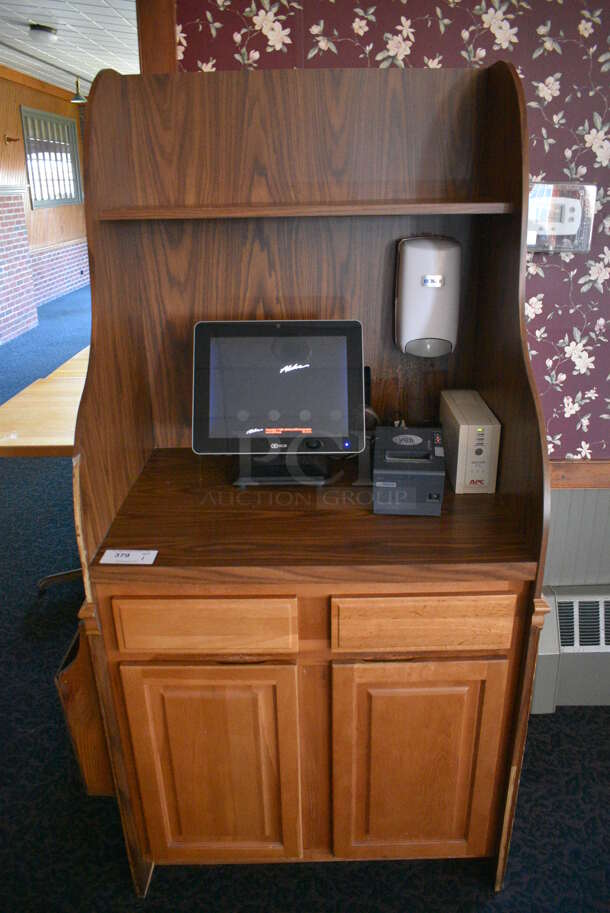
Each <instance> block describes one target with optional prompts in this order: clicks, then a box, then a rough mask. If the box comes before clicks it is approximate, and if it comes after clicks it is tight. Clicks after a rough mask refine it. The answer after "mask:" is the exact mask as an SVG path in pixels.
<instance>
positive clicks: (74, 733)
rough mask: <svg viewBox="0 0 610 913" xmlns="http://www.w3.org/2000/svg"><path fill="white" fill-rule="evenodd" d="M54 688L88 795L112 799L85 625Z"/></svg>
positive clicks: (110, 773) (64, 663) (110, 779)
mask: <svg viewBox="0 0 610 913" xmlns="http://www.w3.org/2000/svg"><path fill="white" fill-rule="evenodd" d="M55 686H56V688H57V693H58V694H59V699H60V701H61V705H62V707H63V711H64V716H65V718H66V725H67V727H68V732H69V733H70V738H71V739H72V746H73V748H74V754H75V755H76V760H77V761H78V766H79V768H80V772H81V776H82V778H83V783H84V786H85V789H86V790H87V793H88V794H89V795H90V796H113V795H114V784H113V782H112V771H111V769H110V760H109V758H108V749H107V748H106V738H105V735H104V726H103V723H102V717H101V713H100V705H99V700H98V697H97V689H96V687H95V677H94V674H93V666H92V664H91V651H90V649H89V641H88V638H87V634H86V632H85V626H84V625H83V624H80V625H79V628H78V631H77V633H76V634H75V636H74V640H73V641H72V643H71V644H70V648H69V650H68V652H67V654H66V656H65V658H64V660H63V662H62V665H61V668H60V669H59V671H58V672H57V675H56V676H55Z"/></svg>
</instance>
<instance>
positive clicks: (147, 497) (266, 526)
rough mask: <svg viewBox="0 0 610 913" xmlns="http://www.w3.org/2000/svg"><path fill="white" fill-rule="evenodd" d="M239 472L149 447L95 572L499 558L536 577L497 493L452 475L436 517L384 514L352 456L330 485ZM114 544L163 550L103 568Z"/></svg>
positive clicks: (372, 571)
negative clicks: (461, 487) (249, 483)
mask: <svg viewBox="0 0 610 913" xmlns="http://www.w3.org/2000/svg"><path fill="white" fill-rule="evenodd" d="M234 475H235V462H234V460H233V459H231V458H228V457H198V456H196V455H195V454H193V453H192V452H191V451H190V450H188V449H173V450H155V451H153V453H152V455H151V457H150V458H149V460H148V462H147V464H146V466H145V467H144V470H143V471H142V473H141V475H140V477H139V478H138V479H137V481H136V482H135V484H134V485H133V487H132V489H131V490H130V492H129V494H128V495H127V498H126V499H125V501H124V503H123V505H122V506H121V508H120V510H119V512H118V514H117V516H116V518H115V520H114V522H113V524H112V526H111V527H110V530H109V531H108V534H107V536H106V538H105V540H104V542H103V543H102V545H101V547H100V549H99V551H98V553H97V555H96V556H95V559H94V562H93V567H92V578H93V579H94V580H98V581H100V582H101V581H109V580H112V579H118V578H128V579H134V578H135V577H137V578H138V579H142V580H145V579H149V580H150V579H152V578H153V577H156V576H157V575H158V574H159V573H161V572H171V571H172V570H173V571H177V570H178V569H181V570H182V572H183V574H184V575H186V578H188V577H189V576H192V575H193V572H195V571H196V569H205V570H206V571H207V572H208V573H209V572H212V573H213V572H214V571H215V570H217V571H219V572H222V571H224V572H228V570H229V569H233V570H238V569H241V570H242V572H245V573H246V574H247V573H248V570H250V572H253V571H254V568H259V569H261V570H263V569H264V571H265V572H266V574H267V576H270V577H271V576H273V573H272V572H273V571H274V570H277V571H278V572H281V573H282V576H284V577H285V576H286V574H288V575H289V576H290V571H291V570H294V569H298V568H303V569H304V570H305V569H306V570H307V572H308V577H309V579H311V576H312V574H313V573H314V569H317V570H318V571H319V572H320V574H321V576H322V577H324V576H327V574H326V573H325V571H327V572H328V575H332V576H335V577H336V576H337V575H339V576H341V569H343V570H344V571H345V572H346V573H347V574H352V575H353V574H354V573H356V574H358V573H360V572H361V573H366V574H367V577H368V579H371V580H374V579H375V578H376V577H379V579H380V580H383V579H385V578H386V577H387V576H388V575H390V576H391V575H392V573H395V574H398V576H401V575H405V574H406V575H407V576H408V575H409V573H408V569H409V568H410V567H412V566H417V572H418V576H420V575H421V574H424V575H425V573H426V568H428V567H429V568H430V569H431V570H432V569H434V571H435V572H436V574H439V573H441V574H442V570H443V568H444V567H445V566H447V568H448V569H451V568H452V569H453V571H454V572H455V570H456V569H457V567H456V566H458V565H463V566H464V570H465V571H468V572H471V573H475V574H477V575H478V576H480V574H481V573H485V572H486V570H488V571H489V572H490V573H493V572H494V571H496V572H498V571H500V570H501V567H500V566H506V567H505V568H504V570H505V571H506V574H505V576H506V575H508V576H517V577H520V578H521V579H532V578H533V577H534V576H535V570H536V562H535V560H534V559H533V556H532V553H531V551H530V550H529V549H528V547H527V543H526V542H525V540H524V539H523V536H522V535H521V534H520V531H519V529H518V528H517V527H516V524H515V522H514V520H513V516H514V512H513V511H512V510H511V509H510V505H509V504H508V503H507V502H506V501H505V499H504V498H502V497H501V496H500V495H462V496H456V495H454V493H453V492H452V491H451V489H450V487H449V485H448V483H446V486H445V497H444V502H443V509H442V513H441V516H440V517H402V516H401V517H395V516H379V515H375V514H373V512H372V507H371V498H372V489H371V487H370V486H366V485H364V486H359V485H353V484H352V483H353V480H354V478H355V464H350V463H347V464H346V467H345V472H344V474H343V476H342V477H341V478H340V479H338V481H337V483H334V484H333V485H332V486H329V487H323V488H310V487H294V488H293V487H279V488H275V489H273V488H249V489H239V488H236V487H235V486H233V485H232V484H231V483H232V479H233V478H234ZM108 548H111V549H157V550H158V556H157V559H156V561H155V563H154V565H153V566H151V567H129V566H125V565H116V566H109V565H99V560H100V557H101V556H102V555H103V553H104V551H105V550H106V549H108ZM189 572H190V573H189ZM257 576H258V577H259V579H260V575H257ZM297 576H298V574H297Z"/></svg>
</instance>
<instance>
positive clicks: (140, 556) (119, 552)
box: [100, 548, 159, 564]
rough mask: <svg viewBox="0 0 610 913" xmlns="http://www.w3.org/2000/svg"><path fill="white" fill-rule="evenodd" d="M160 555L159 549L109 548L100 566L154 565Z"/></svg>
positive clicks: (101, 559)
mask: <svg viewBox="0 0 610 913" xmlns="http://www.w3.org/2000/svg"><path fill="white" fill-rule="evenodd" d="M158 554H159V552H158V550H157V549H142V548H141V549H136V548H130V549H119V548H107V549H106V551H105V552H104V554H103V555H102V557H101V558H100V564H154V562H155V558H156V557H157V555H158Z"/></svg>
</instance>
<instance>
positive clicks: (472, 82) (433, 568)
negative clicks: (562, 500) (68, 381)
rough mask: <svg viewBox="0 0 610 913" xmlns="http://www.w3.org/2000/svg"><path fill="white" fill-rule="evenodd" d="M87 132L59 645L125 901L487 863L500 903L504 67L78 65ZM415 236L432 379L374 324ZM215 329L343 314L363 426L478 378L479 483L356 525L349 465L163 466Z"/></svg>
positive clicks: (528, 458)
mask: <svg viewBox="0 0 610 913" xmlns="http://www.w3.org/2000/svg"><path fill="white" fill-rule="evenodd" d="M86 143H87V155H86V161H87V170H86V211H87V230H88V238H89V250H90V262H91V275H92V293H93V328H92V341H91V359H90V364H89V373H88V376H87V382H86V386H85V390H84V395H83V399H82V402H81V406H80V411H79V415H78V423H77V430H76V448H75V453H76V456H75V459H74V500H75V515H76V526H77V534H78V541H79V548H80V552H81V558H82V566H83V573H84V577H85V586H86V594H87V602H86V604H85V606H84V607H83V611H82V612H81V632H82V633H85V634H86V635H87V638H88V642H89V645H90V648H91V654H92V657H93V665H94V670H95V679H96V687H97V691H98V695H99V699H100V705H101V709H102V716H103V720H104V726H105V732H106V740H107V745H108V751H109V756H110V760H111V766H112V772H113V778H114V788H115V794H116V798H117V801H118V803H119V807H120V811H121V816H122V822H123V828H124V833H125V840H126V844H127V850H128V854H129V859H130V864H131V868H132V872H133V877H134V882H135V886H136V889H137V891H138V892H139V893H141V894H143V893H145V892H146V890H147V887H148V884H149V880H150V875H151V872H152V870H153V867H154V865H155V863H161V864H164V863H196V862H200V863H220V862H244V861H250V862H252V861H261V862H262V861H299V860H305V861H306V860H316V861H321V860H326V859H328V860H330V859H337V858H338V859H383V858H400V859H408V858H415V857H419V858H421V857H449V856H450V857H472V856H487V857H490V858H491V859H493V860H495V861H496V862H497V880H496V885H497V887H500V886H501V883H502V878H503V873H504V869H505V865H506V856H507V848H508V844H509V840H510V831H511V824H512V819H513V814H514V808H515V802H516V793H517V786H518V779H519V774H520V769H521V759H522V754H523V748H524V742H525V733H526V728H527V717H528V711H529V701H530V694H531V685H532V676H533V670H534V666H535V657H536V651H537V640H538V634H539V629H540V626H541V624H542V619H543V614H544V610H545V606H544V603H543V602H542V600H541V599H540V587H541V580H542V571H543V562H544V550H545V541H546V523H547V512H548V504H549V493H548V485H547V481H546V458H545V454H544V447H543V444H542V441H543V424H542V421H541V414H540V409H539V406H538V402H537V399H536V394H535V392H534V386H533V381H532V376H531V371H530V367H529V362H528V359H527V355H526V352H525V343H524V339H525V334H524V328H523V318H522V304H523V281H524V257H525V254H524V227H525V219H526V203H527V192H528V183H527V158H526V145H527V144H526V126H525V108H524V104H523V96H522V91H521V87H520V84H519V79H518V78H517V76H516V73H515V70H514V69H513V68H512V67H511V66H510V65H508V64H505V63H499V64H496V65H494V66H493V67H491V68H489V69H487V70H469V69H462V70H455V71H452V70H438V71H434V70H407V71H400V70H397V69H394V70H383V71H380V70H369V71H365V70H354V71H347V70H327V71H321V70H316V71H275V72H274V71H267V72H260V73H218V74H206V75H201V74H175V75H165V76H146V77H140V76H133V77H132V76H128V77H120V76H118V75H117V74H115V73H113V72H109V71H106V72H104V73H102V74H101V75H99V76H98V78H97V79H96V81H95V84H94V88H93V91H92V94H91V97H90V100H89V111H88V128H87V138H86ZM421 233H434V234H446V235H450V236H452V237H455V238H458V239H459V241H460V242H461V244H462V249H463V280H464V281H463V296H462V302H461V319H460V330H459V340H458V345H457V349H456V352H455V354H454V355H453V356H451V357H449V359H448V360H447V361H446V362H442V363H441V364H440V366H439V365H438V364H437V363H435V362H433V361H426V360H418V359H413V358H409V357H406V356H403V355H401V354H400V352H398V350H397V349H396V348H395V346H394V344H393V338H392V320H393V282H394V269H395V256H396V242H397V241H398V240H399V239H400V238H403V237H406V236H409V235H413V234H421ZM242 318H243V319H266V318H272V319H279V318H284V319H286V318H301V319H309V318H325V319H330V318H357V319H358V320H360V321H361V322H362V325H363V330H364V340H365V362H366V364H368V365H370V367H371V372H372V405H373V407H374V408H375V410H376V411H377V412H378V413H379V414H380V415H381V416H382V417H385V418H389V417H391V416H392V414H394V413H396V412H400V413H402V414H403V415H404V414H406V415H407V416H408V419H409V421H410V422H411V423H412V424H414V423H417V422H419V421H425V420H428V421H430V420H433V419H435V418H437V417H438V406H439V392H440V390H442V389H443V388H445V387H466V388H475V389H477V390H479V391H480V392H481V394H482V395H483V397H484V399H485V400H486V402H487V403H488V404H489V406H490V408H491V409H492V410H493V412H494V413H495V414H496V416H497V417H498V418H499V419H500V421H501V423H502V446H501V457H500V467H499V475H498V488H497V493H496V494H495V495H468V496H455V495H454V494H453V493H452V492H451V491H450V490H449V491H448V492H447V494H446V497H445V501H444V504H443V512H442V515H441V517H440V518H430V517H383V516H376V515H374V514H373V513H372V511H371V507H370V496H368V494H367V489H366V488H357V487H353V486H352V485H350V483H349V466H348V469H347V470H346V474H345V476H344V478H343V480H342V481H341V482H340V483H339V484H337V485H334V486H332V487H331V488H326V489H322V490H319V491H313V490H311V489H296V488H295V489H289V490H285V491H282V492H281V493H280V494H278V493H277V491H275V492H274V491H270V490H267V489H260V490H248V491H245V492H241V493H238V492H237V491H236V490H235V489H234V488H233V487H232V485H231V481H232V478H233V476H232V471H233V469H232V464H231V461H230V460H229V459H228V458H206V457H196V456H195V455H194V454H193V453H192V451H191V448H190V427H191V377H192V374H191V372H192V331H193V325H194V324H195V322H196V321H198V320H202V319H232V320H235V319H242ZM106 548H127V549H131V548H135V549H149V548H150V549H157V550H158V557H157V559H156V561H155V563H154V564H153V565H152V566H150V567H139V566H138V567H130V566H108V565H103V564H100V557H101V555H102V554H103V552H104V550H105V549H106Z"/></svg>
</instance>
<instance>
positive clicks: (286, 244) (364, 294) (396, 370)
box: [104, 216, 477, 447]
mask: <svg viewBox="0 0 610 913" xmlns="http://www.w3.org/2000/svg"><path fill="white" fill-rule="evenodd" d="M104 228H105V230H106V231H107V232H108V237H109V238H110V236H112V249H111V250H109V254H110V255H111V256H113V257H115V258H116V257H119V256H121V253H120V251H121V250H124V249H125V248H127V249H133V250H134V251H136V256H137V259H138V262H139V263H140V271H139V274H138V275H137V276H136V275H134V276H132V278H131V282H130V294H129V298H128V300H129V301H132V302H133V305H132V307H133V308H134V309H135V308H139V307H140V302H146V306H145V308H143V310H142V322H143V333H144V338H145V339H146V341H147V345H146V352H147V358H148V369H149V383H150V389H151V398H152V404H153V410H154V412H153V415H154V418H153V421H154V425H155V432H156V439H155V445H156V446H157V447H177V446H183V447H190V443H191V395H192V394H191V391H192V334H193V326H194V323H195V322H196V321H197V320H254V319H260V320H264V319H276V318H283V319H324V320H329V319H356V320H360V321H361V323H362V327H363V337H364V359H365V364H368V365H370V367H371V372H372V378H373V380H372V405H373V408H374V409H375V410H376V411H377V412H378V414H379V415H380V416H382V417H385V418H386V419H387V420H389V419H390V418H391V417H392V415H393V414H394V413H395V412H400V413H401V414H402V415H407V416H408V417H409V421H411V422H412V423H417V422H418V421H425V420H431V419H434V417H435V416H436V414H437V410H438V399H439V393H440V390H441V389H443V388H444V387H446V386H448V385H449V386H451V385H453V384H452V381H453V377H454V376H455V375H456V374H457V373H459V374H460V375H464V374H467V373H468V371H469V365H468V362H467V356H468V353H469V352H470V349H471V346H470V345H469V338H470V337H471V336H473V335H474V327H473V325H472V323H470V322H469V318H470V316H471V314H472V308H473V299H474V295H475V294H476V287H474V271H473V269H472V264H473V246H474V245H475V244H476V243H477V241H476V235H477V225H476V222H475V220H474V218H473V217H469V216H427V217H426V216H402V217H400V216H386V217H383V218H358V217H354V218H350V219H341V218H326V219H322V218H304V219H278V220H275V219H265V220H258V219H238V220H231V221H229V220H220V221H213V220H212V221H202V222H163V223H157V224H155V223H150V222H148V223H147V222H143V223H136V222H134V223H124V224H115V225H113V226H112V227H111V226H110V225H109V223H104ZM422 232H430V233H433V234H448V235H451V236H452V237H455V238H457V239H458V240H459V241H460V242H461V243H462V247H463V269H464V275H465V277H469V278H468V279H466V281H465V283H464V290H463V295H462V304H463V307H462V319H461V322H460V347H459V349H458V352H457V353H456V355H455V356H450V357H449V358H448V359H447V360H446V361H444V362H442V363H440V364H436V365H434V364H429V365H427V366H426V370H425V371H422V369H421V368H422V366H421V362H420V360H418V359H415V358H411V357H407V356H404V355H402V354H401V353H400V351H399V350H398V349H397V348H396V346H395V345H394V341H393V318H394V307H393V300H394V297H393V296H394V269H395V259H396V245H397V241H398V240H399V239H400V238H402V237H405V236H408V235H412V234H420V233H422ZM153 251H154V252H155V253H154V259H153ZM322 252H324V253H322ZM471 277H472V278H471ZM178 352H180V353H182V354H181V356H180V357H177V355H176V353H178ZM464 361H466V364H465V365H462V362H464ZM160 365H163V369H162V370H159V367H160Z"/></svg>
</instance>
